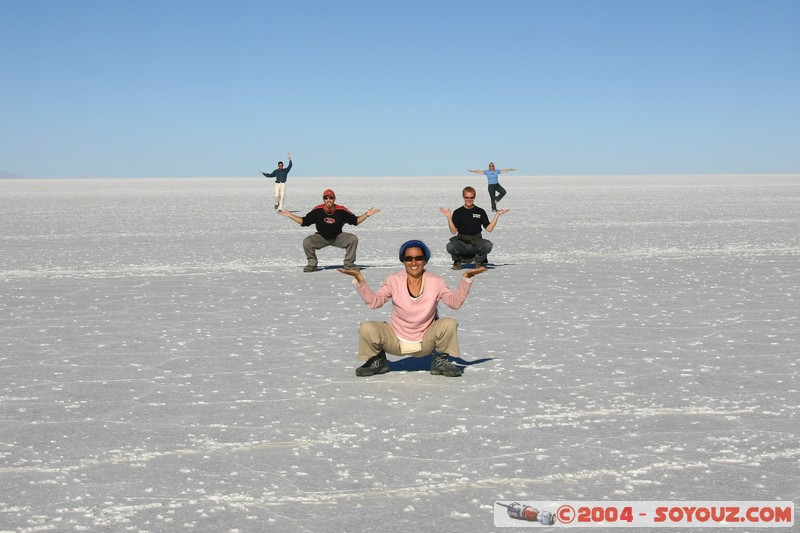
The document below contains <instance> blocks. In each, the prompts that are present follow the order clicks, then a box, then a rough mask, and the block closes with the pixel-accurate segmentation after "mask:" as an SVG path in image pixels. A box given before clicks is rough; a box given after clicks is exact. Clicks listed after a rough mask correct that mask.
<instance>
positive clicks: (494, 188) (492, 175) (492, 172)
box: [468, 163, 516, 211]
mask: <svg viewBox="0 0 800 533" xmlns="http://www.w3.org/2000/svg"><path fill="white" fill-rule="evenodd" d="M514 170H516V169H515V168H504V169H502V170H496V169H495V168H494V163H489V170H469V171H468V172H474V173H475V174H485V175H486V179H487V180H488V181H489V198H491V200H492V211H497V202H499V201H500V200H502V199H503V196H505V195H506V190H505V189H504V188H503V186H502V185H500V181H499V177H500V174H502V173H504V172H513V171H514ZM495 193H497V195H496V196H495Z"/></svg>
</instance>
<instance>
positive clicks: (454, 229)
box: [439, 207, 458, 235]
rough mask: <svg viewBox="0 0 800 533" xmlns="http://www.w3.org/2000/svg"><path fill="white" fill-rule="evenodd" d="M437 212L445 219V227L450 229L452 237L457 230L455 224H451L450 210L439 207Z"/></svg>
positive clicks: (451, 215)
mask: <svg viewBox="0 0 800 533" xmlns="http://www.w3.org/2000/svg"><path fill="white" fill-rule="evenodd" d="M439 211H441V213H442V214H443V215H444V216H446V217H447V225H448V226H449V227H450V233H452V234H453V235H455V234H456V233H458V228H456V224H455V222H453V214H452V213H451V212H450V210H449V209H447V208H445V207H440V208H439Z"/></svg>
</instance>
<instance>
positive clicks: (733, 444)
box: [0, 176, 800, 533]
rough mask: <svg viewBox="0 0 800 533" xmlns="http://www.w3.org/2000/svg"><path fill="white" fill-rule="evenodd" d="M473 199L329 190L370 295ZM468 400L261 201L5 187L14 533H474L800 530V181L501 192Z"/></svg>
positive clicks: (369, 182) (106, 184)
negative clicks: (554, 523)
mask: <svg viewBox="0 0 800 533" xmlns="http://www.w3.org/2000/svg"><path fill="white" fill-rule="evenodd" d="M467 184H472V185H474V186H476V188H477V189H478V191H479V195H478V200H479V202H478V205H480V206H483V207H485V206H486V203H487V202H486V200H487V198H485V195H486V193H485V187H484V184H483V183H482V182H481V181H480V180H479V179H478V178H476V177H472V178H471V177H469V176H465V177H463V178H425V179H422V178H407V179H402V180H399V179H385V178H376V179H368V178H336V179H332V180H322V179H316V178H299V179H294V180H292V181H291V182H290V184H289V189H288V196H287V202H288V204H287V205H288V207H289V208H290V209H292V210H293V211H295V212H297V213H299V214H303V213H305V212H306V211H307V210H309V209H310V208H311V207H313V206H314V205H316V204H317V203H318V198H319V196H320V193H321V191H322V190H324V189H325V188H327V187H329V186H333V187H334V188H335V190H336V191H337V193H338V196H339V201H340V202H341V203H343V204H344V205H346V206H348V207H350V208H351V209H352V210H353V211H354V212H356V213H361V212H363V211H364V210H366V209H367V208H368V207H371V206H375V207H380V208H381V209H382V211H381V213H380V214H379V215H377V216H375V217H372V218H371V219H370V220H369V221H368V222H367V223H365V224H364V225H363V226H361V227H359V228H348V230H352V231H354V232H355V233H356V234H358V236H359V239H360V243H359V254H358V263H359V264H360V265H363V266H364V267H365V268H364V271H363V272H364V275H365V277H366V278H367V279H368V281H369V282H370V283H371V284H372V286H373V287H377V285H378V284H379V283H380V281H381V280H382V279H383V278H384V277H385V276H386V275H388V274H389V273H391V272H393V271H395V270H397V269H399V268H400V264H399V263H397V262H396V253H397V252H396V251H397V248H398V246H399V244H400V243H401V242H402V241H404V240H407V239H410V238H421V239H423V240H424V241H426V242H427V243H428V244H429V246H430V247H431V249H432V251H433V258H432V261H431V263H430V264H429V266H428V268H429V269H430V270H432V271H434V272H436V273H438V274H440V275H442V276H443V277H444V278H445V279H446V280H448V282H449V283H450V285H451V286H453V287H454V286H455V284H456V282H457V280H458V275H459V274H458V273H456V272H453V271H451V270H450V269H449V266H450V263H451V262H450V259H449V257H448V256H447V254H446V253H445V251H444V245H445V243H446V242H447V238H448V237H449V233H448V231H447V229H446V224H445V223H444V222H445V221H444V219H443V217H442V216H441V214H440V213H439V212H438V207H439V206H447V207H450V208H451V209H452V208H455V207H457V206H458V205H459V203H460V190H461V188H462V187H463V186H465V185H467ZM504 185H505V186H506V188H507V189H508V191H509V194H508V196H507V197H506V199H504V200H503V204H504V205H503V207H508V208H510V209H511V211H510V212H509V213H508V214H506V215H504V216H503V217H502V218H501V220H500V223H499V224H498V227H497V229H496V230H495V231H494V232H493V233H491V234H490V235H488V236H489V238H490V239H491V240H492V241H493V242H494V243H495V249H494V252H493V253H492V254H491V256H490V260H491V261H492V263H494V264H495V265H496V268H494V269H492V270H491V271H490V272H488V273H486V274H482V275H481V276H479V277H477V278H476V280H475V285H474V287H473V290H472V293H471V294H470V296H469V298H468V300H467V303H466V304H465V306H464V307H463V308H462V309H460V310H458V311H452V310H450V309H449V308H447V307H442V308H441V309H440V311H441V312H442V314H444V315H446V316H453V317H454V318H456V319H457V320H458V321H459V324H460V333H459V335H460V341H461V346H462V350H463V352H464V353H463V356H462V361H460V362H461V363H462V364H465V365H466V371H465V373H464V376H463V377H462V378H460V379H446V378H441V377H434V376H431V375H430V374H428V372H427V371H426V368H425V364H426V361H419V360H408V359H401V358H394V357H392V358H390V360H391V364H392V368H393V371H392V372H390V373H388V374H386V375H383V376H378V377H375V378H369V379H367V378H356V377H355V375H354V372H353V370H354V368H355V367H356V366H357V365H358V362H357V361H356V358H355V351H356V344H357V342H356V341H357V337H356V335H357V327H358V323H359V322H360V321H361V320H366V319H370V320H376V319H386V318H387V317H388V313H389V311H388V307H387V308H385V309H383V310H378V311H370V310H369V309H367V308H366V307H365V306H364V305H363V304H362V303H361V301H360V298H359V297H358V296H357V294H356V293H355V291H354V290H353V289H352V286H351V285H350V283H349V281H350V280H349V278H346V277H345V276H343V275H341V274H339V273H337V272H336V271H335V270H334V269H333V267H335V266H337V265H339V264H340V263H341V259H342V253H341V251H340V250H335V249H331V248H328V249H325V250H322V251H321V252H320V265H321V266H323V267H326V268H325V269H323V270H322V271H320V272H316V273H313V274H308V273H303V272H302V266H303V264H304V262H305V258H304V257H303V254H302V250H301V247H300V242H301V240H302V238H303V237H304V236H305V235H307V234H308V233H309V232H310V230H309V229H308V228H299V227H298V226H297V225H296V224H292V223H291V222H289V221H287V220H286V219H285V218H283V217H279V216H277V215H275V214H274V212H273V210H272V208H271V207H272V206H271V200H272V199H271V196H270V195H271V189H270V186H269V183H267V182H265V181H264V180H259V179H219V180H209V179H204V180H200V179H198V180H90V181H80V180H76V181H67V180H64V181H61V180H51V181H37V180H29V181H19V180H5V181H0V193H2V194H0V222H1V223H2V227H3V228H4V231H3V235H0V419H1V420H2V424H0V486H1V487H2V491H0V531H47V530H54V531H72V530H78V531H80V530H95V531H96V530H113V531H129V530H130V531H169V530H178V529H194V530H198V531H214V532H217V531H305V532H308V531H320V532H322V531H324V532H330V531H366V530H371V529H375V528H377V527H380V529H381V530H383V531H385V532H387V533H388V532H394V531H398V532H399V531H403V532H405V531H409V530H415V531H455V530H458V531H475V532H483V531H488V530H492V529H493V523H494V522H493V503H494V502H495V501H498V500H526V499H527V500H539V501H542V500H556V499H567V500H684V501H685V500H709V499H711V500H762V501H769V500H786V501H789V500H794V501H796V502H797V501H800V481H798V477H797V475H796V473H797V471H798V467H799V466H800V446H798V431H799V430H800V422H798V419H799V413H798V405H800V392H798V385H797V383H798V381H800V380H798V377H800V376H798V360H797V353H798V352H797V346H798V340H799V339H798V332H799V331H800V327H798V323H799V322H800V318H798V316H800V305H798V300H797V295H798V293H800V273H799V272H800V270H799V269H798V267H797V265H798V258H799V256H800V177H797V176H713V177H702V176H701V177H698V176H693V177H657V178H656V177H639V178H632V177H625V178H622V177H620V178H614V177H602V178H545V177H541V178H525V177H520V176H514V177H511V178H508V179H507V181H506V182H504Z"/></svg>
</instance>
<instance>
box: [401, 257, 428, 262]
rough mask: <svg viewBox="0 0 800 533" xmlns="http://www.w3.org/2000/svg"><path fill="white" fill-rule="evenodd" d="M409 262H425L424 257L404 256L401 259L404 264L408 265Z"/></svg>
mask: <svg viewBox="0 0 800 533" xmlns="http://www.w3.org/2000/svg"><path fill="white" fill-rule="evenodd" d="M411 261H425V256H424V255H406V256H405V257H403V262H404V263H410V262H411Z"/></svg>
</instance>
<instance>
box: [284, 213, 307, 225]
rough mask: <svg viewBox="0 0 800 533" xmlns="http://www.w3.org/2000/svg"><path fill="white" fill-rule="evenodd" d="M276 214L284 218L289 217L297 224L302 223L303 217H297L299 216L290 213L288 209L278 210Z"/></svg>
mask: <svg viewBox="0 0 800 533" xmlns="http://www.w3.org/2000/svg"><path fill="white" fill-rule="evenodd" d="M278 214H279V215H283V216H285V217H286V218H290V219H292V220H294V221H295V222H297V223H298V224H302V223H303V217H299V216H297V215H295V214H294V213H290V212H289V211H278Z"/></svg>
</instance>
